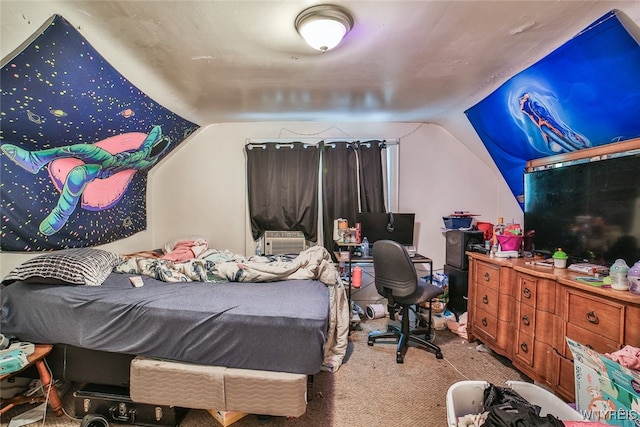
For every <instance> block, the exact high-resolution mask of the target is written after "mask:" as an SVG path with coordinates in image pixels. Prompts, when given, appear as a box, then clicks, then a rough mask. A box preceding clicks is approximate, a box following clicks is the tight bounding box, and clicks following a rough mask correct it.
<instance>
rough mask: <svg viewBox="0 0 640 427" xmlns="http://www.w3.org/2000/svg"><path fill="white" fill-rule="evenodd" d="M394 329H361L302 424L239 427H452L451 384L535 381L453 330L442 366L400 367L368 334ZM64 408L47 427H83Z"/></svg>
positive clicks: (441, 334)
mask: <svg viewBox="0 0 640 427" xmlns="http://www.w3.org/2000/svg"><path fill="white" fill-rule="evenodd" d="M388 321H389V320H388V319H387V318H382V319H374V320H366V321H364V322H362V323H361V328H362V330H359V331H354V332H352V334H351V336H350V340H349V341H350V343H349V352H348V354H347V359H346V361H345V363H344V364H343V366H342V367H341V368H340V369H339V370H338V372H336V373H327V372H321V373H319V374H317V375H316V376H315V379H314V396H313V399H312V400H311V401H310V402H309V404H308V407H307V411H306V413H305V414H304V415H302V416H301V417H299V418H295V419H288V418H284V417H272V418H270V419H268V420H260V419H258V417H257V416H256V415H248V416H246V417H245V418H243V419H241V420H239V421H237V422H235V423H233V424H232V425H233V426H234V427H257V426H265V425H268V426H274V427H275V426H287V427H298V426H305V427H306V426H322V427H327V426H335V427H360V426H362V427H365V426H366V427H370V426H376V425H393V426H409V425H422V426H436V427H444V426H446V425H447V415H446V406H447V405H446V393H447V390H448V388H449V386H450V385H451V384H454V383H456V382H458V381H462V380H467V379H469V380H484V381H488V382H490V383H493V384H496V385H504V383H505V381H507V380H518V381H528V379H527V378H526V377H524V376H522V375H521V374H520V373H519V372H518V371H517V370H515V369H513V368H512V367H511V366H510V364H509V362H508V361H505V359H504V358H501V357H500V356H497V355H495V354H491V353H487V352H484V351H478V350H477V349H476V346H477V345H478V344H479V343H478V342H475V343H468V342H467V341H466V340H464V339H462V338H460V337H458V336H457V335H454V334H452V333H451V332H449V331H448V330H444V331H438V332H437V336H436V340H435V343H436V344H438V345H439V346H440V348H441V349H442V352H443V355H444V359H442V360H438V359H436V358H435V355H434V354H433V353H431V352H428V351H425V350H423V349H419V348H409V350H408V351H407V355H406V357H405V359H404V363H403V364H397V363H396V359H395V344H393V343H390V342H387V343H383V342H380V343H376V344H375V345H373V346H368V345H367V334H368V332H369V331H371V330H377V329H381V330H385V329H386V324H387V322H388ZM72 391H73V388H72ZM63 401H64V404H65V410H66V412H67V413H68V414H69V417H67V416H63V417H60V418H57V417H55V416H54V415H53V414H52V413H50V412H49V413H47V416H46V423H45V424H44V425H46V426H51V427H70V426H74V427H75V426H79V425H80V420H76V419H73V418H71V417H72V416H73V415H74V414H73V398H72V393H71V392H68V393H67V394H66V395H65V396H64V398H63ZM27 409H29V406H28V405H23V406H22V407H19V408H15V409H12V410H11V411H9V412H8V413H7V414H5V415H4V416H3V417H2V426H3V427H4V426H7V425H8V422H9V420H10V419H11V417H12V416H15V415H16V414H17V413H20V412H23V411H25V410H27ZM40 424H42V423H40ZM110 424H111V425H113V426H116V425H118V424H115V423H110ZM37 425H38V424H33V426H37ZM207 426H211V427H216V426H220V424H219V423H218V422H217V421H216V420H215V419H214V418H213V417H212V416H211V415H210V414H209V413H207V412H206V411H202V410H190V411H189V412H188V414H187V416H186V417H185V418H184V420H183V421H182V423H181V424H180V427H207Z"/></svg>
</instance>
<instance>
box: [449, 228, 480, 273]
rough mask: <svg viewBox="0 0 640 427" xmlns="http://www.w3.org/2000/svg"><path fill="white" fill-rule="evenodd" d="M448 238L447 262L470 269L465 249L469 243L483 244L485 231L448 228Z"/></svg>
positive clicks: (456, 266)
mask: <svg viewBox="0 0 640 427" xmlns="http://www.w3.org/2000/svg"><path fill="white" fill-rule="evenodd" d="M445 236H446V239H447V247H446V261H447V262H446V263H447V265H450V266H452V267H455V268H459V269H461V270H468V269H469V262H468V261H467V256H466V255H465V251H466V250H467V248H468V247H469V245H474V244H483V243H484V233H483V232H482V231H478V230H474V231H471V230H469V231H467V230H448V231H447V232H446V233H445Z"/></svg>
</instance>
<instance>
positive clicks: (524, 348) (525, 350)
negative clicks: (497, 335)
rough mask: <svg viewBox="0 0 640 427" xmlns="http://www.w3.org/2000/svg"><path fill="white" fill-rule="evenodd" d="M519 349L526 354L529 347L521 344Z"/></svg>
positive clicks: (524, 343)
mask: <svg viewBox="0 0 640 427" xmlns="http://www.w3.org/2000/svg"><path fill="white" fill-rule="evenodd" d="M520 348H521V349H522V351H523V352H525V353H528V352H529V346H528V345H527V343H526V342H523V343H521V344H520Z"/></svg>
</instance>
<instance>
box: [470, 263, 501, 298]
mask: <svg viewBox="0 0 640 427" xmlns="http://www.w3.org/2000/svg"><path fill="white" fill-rule="evenodd" d="M473 281H474V282H475V283H477V284H483V285H486V286H488V287H491V288H493V289H495V290H496V291H497V290H498V289H499V287H500V267H498V266H496V265H492V264H487V263H485V262H478V263H477V264H476V269H475V275H474V277H473Z"/></svg>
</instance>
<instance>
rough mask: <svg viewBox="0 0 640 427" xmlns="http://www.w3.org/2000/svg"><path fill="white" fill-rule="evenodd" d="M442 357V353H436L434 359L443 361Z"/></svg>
mask: <svg viewBox="0 0 640 427" xmlns="http://www.w3.org/2000/svg"><path fill="white" fill-rule="evenodd" d="M443 358H444V356H442V353H440V352H438V353H436V359H443Z"/></svg>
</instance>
